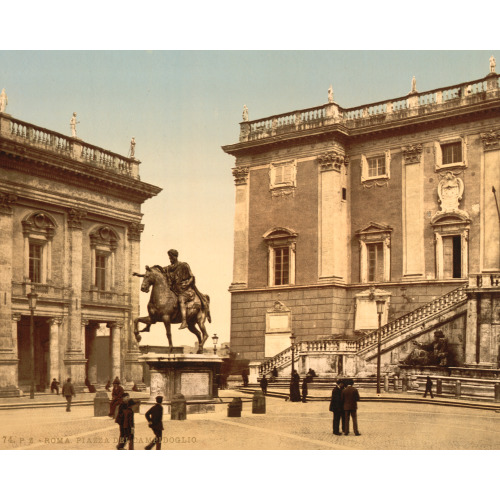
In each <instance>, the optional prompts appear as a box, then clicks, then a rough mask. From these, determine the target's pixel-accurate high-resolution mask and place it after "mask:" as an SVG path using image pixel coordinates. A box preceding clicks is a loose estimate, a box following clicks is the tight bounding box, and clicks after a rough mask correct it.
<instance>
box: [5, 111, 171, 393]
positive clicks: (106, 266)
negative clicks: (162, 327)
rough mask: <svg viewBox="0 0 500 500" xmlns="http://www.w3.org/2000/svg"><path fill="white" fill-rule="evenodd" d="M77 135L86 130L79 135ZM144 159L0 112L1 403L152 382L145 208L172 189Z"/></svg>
mask: <svg viewBox="0 0 500 500" xmlns="http://www.w3.org/2000/svg"><path fill="white" fill-rule="evenodd" d="M75 135H76V134H75ZM139 164H140V162H139V161H138V160H137V159H135V158H134V157H130V158H128V157H125V156H121V155H119V154H116V153H112V152H110V151H107V150H104V149H102V148H99V147H97V146H93V145H91V144H88V143H86V142H84V141H82V140H81V139H79V138H78V137H69V136H66V135H63V134H59V133H57V132H54V131H51V130H47V129H44V128H42V127H39V126H35V125H33V124H30V123H26V122H23V121H21V120H18V119H15V118H13V117H12V116H11V115H9V114H7V113H5V112H4V113H0V228H1V234H2V238H1V240H0V298H1V304H2V305H1V307H0V396H11V395H18V394H20V390H24V391H26V390H27V389H28V388H29V387H30V384H31V368H30V367H31V355H30V346H31V343H30V316H31V310H30V309H29V305H28V299H27V294H28V293H29V292H35V293H36V294H37V296H38V300H37V303H36V307H35V309H34V311H33V316H34V360H35V385H36V388H37V390H44V389H45V388H48V387H49V386H50V381H51V380H52V379H53V378H56V379H57V380H59V381H61V382H62V381H63V380H65V379H66V378H67V377H71V378H72V380H73V382H74V384H75V386H76V388H77V390H81V389H82V388H83V387H84V383H85V381H86V379H88V382H90V384H92V385H98V384H105V383H106V382H107V381H108V380H109V379H113V378H114V377H115V376H118V377H120V378H121V380H122V383H125V384H128V385H129V386H130V387H131V386H132V384H134V383H137V384H138V385H140V384H141V383H142V376H143V375H142V365H141V363H140V362H139V361H138V356H139V355H140V352H139V348H138V346H137V343H136V341H135V339H134V335H133V328H132V318H133V317H134V316H138V315H139V293H140V291H139V287H138V284H137V281H134V279H133V278H132V271H133V270H137V269H138V268H139V250H140V248H139V247H140V238H141V232H142V231H143V225H142V224H141V218H142V214H141V205H142V203H144V201H145V200H147V199H148V198H151V197H153V196H155V195H157V194H158V193H159V192H160V191H161V189H160V188H158V187H156V186H153V185H150V184H147V183H145V182H142V181H141V180H140V177H139Z"/></svg>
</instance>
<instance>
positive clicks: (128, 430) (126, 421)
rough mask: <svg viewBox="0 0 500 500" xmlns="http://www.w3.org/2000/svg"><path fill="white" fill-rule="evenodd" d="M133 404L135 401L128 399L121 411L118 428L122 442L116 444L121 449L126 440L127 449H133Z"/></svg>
mask: <svg viewBox="0 0 500 500" xmlns="http://www.w3.org/2000/svg"><path fill="white" fill-rule="evenodd" d="M134 405H135V401H134V400H133V399H129V400H128V401H127V404H126V407H125V408H124V409H123V412H122V421H121V426H122V428H121V429H120V433H121V434H122V442H121V443H119V444H118V446H119V447H118V449H119V450H123V449H124V448H125V445H126V444H127V441H128V449H129V450H133V449H134V432H135V425H134V409H133V408H132V407H133V406H134Z"/></svg>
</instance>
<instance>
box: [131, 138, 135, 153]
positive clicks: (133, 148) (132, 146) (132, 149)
mask: <svg viewBox="0 0 500 500" xmlns="http://www.w3.org/2000/svg"><path fill="white" fill-rule="evenodd" d="M130 158H135V137H132V140H131V141H130Z"/></svg>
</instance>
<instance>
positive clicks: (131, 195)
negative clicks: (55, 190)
mask: <svg viewBox="0 0 500 500" xmlns="http://www.w3.org/2000/svg"><path fill="white" fill-rule="evenodd" d="M2 155H5V156H6V157H7V158H9V159H10V160H11V161H3V162H2V163H3V165H2V167H3V168H11V169H14V170H18V171H21V172H25V173H26V174H29V175H31V176H33V175H36V176H40V177H45V178H49V179H51V180H56V181H60V182H63V183H65V184H73V185H76V186H80V187H81V186H82V184H83V185H85V187H86V188H88V189H92V190H93V191H96V192H99V193H108V194H111V195H113V196H116V197H118V198H125V199H128V200H132V201H135V202H137V203H143V202H144V201H145V200H147V199H148V198H151V197H153V196H156V195H157V194H158V193H160V192H161V191H162V189H161V188H159V187H157V186H153V185H152V184H147V183H145V182H142V181H140V180H137V179H134V178H131V177H129V176H126V175H120V174H117V173H116V172H109V171H106V170H104V169H102V168H97V167H94V166H92V165H89V164H83V163H81V162H79V161H77V160H75V159H72V158H69V157H64V156H62V155H57V154H55V153H53V152H51V151H45V150H41V149H39V148H35V147H33V146H30V145H29V144H20V143H18V142H15V141H11V140H9V139H7V138H5V137H0V157H1V156H2Z"/></svg>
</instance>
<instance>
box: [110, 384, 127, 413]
mask: <svg viewBox="0 0 500 500" xmlns="http://www.w3.org/2000/svg"><path fill="white" fill-rule="evenodd" d="M124 392H125V391H124V390H123V387H122V386H121V385H120V379H119V378H118V377H116V378H115V379H114V380H113V391H112V392H111V401H110V403H109V415H108V416H109V417H111V418H115V417H116V409H117V408H118V407H119V406H120V404H121V403H122V398H123V394H124Z"/></svg>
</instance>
